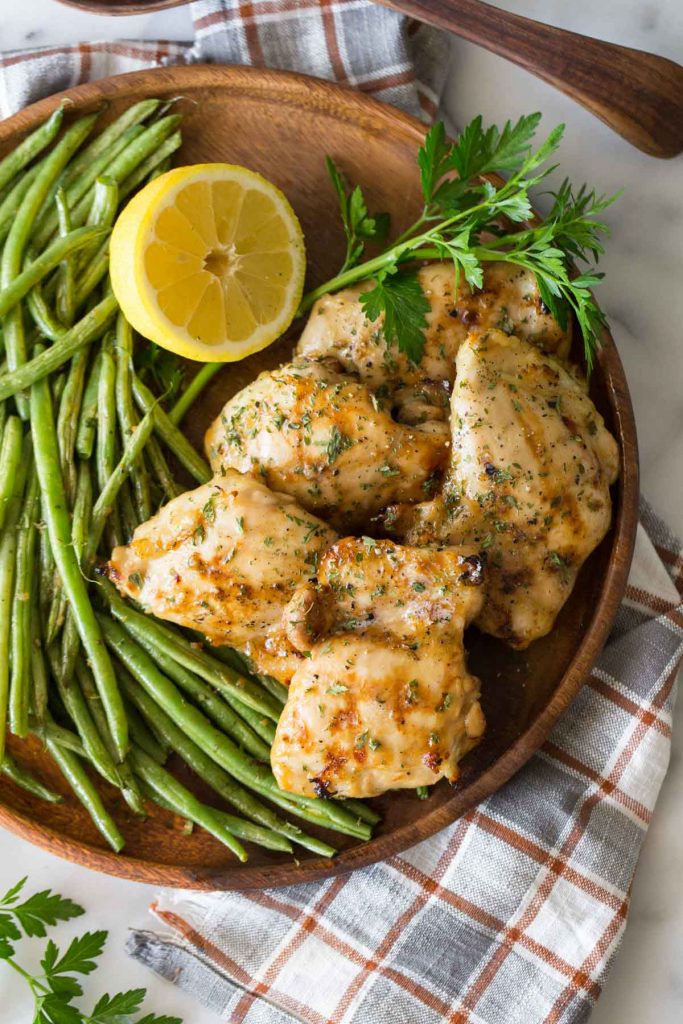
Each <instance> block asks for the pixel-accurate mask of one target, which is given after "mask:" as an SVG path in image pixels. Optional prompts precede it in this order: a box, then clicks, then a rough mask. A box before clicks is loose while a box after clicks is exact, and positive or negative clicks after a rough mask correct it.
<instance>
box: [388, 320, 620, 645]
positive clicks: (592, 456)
mask: <svg viewBox="0 0 683 1024" xmlns="http://www.w3.org/2000/svg"><path fill="white" fill-rule="evenodd" d="M457 381H458V384H457V386H456V388H455V390H454V392H453V399H452V402H451V424H452V428H453V449H452V456H451V465H450V467H449V470H448V474H447V477H446V481H445V483H444V488H443V493H442V494H441V495H439V496H438V497H437V498H436V499H434V501H431V502H427V503H425V504H423V505H419V506H414V507H410V508H404V509H393V510H391V509H390V510H389V511H388V513H387V522H388V524H391V523H392V522H393V526H392V532H394V534H395V535H396V536H398V537H400V538H401V539H403V540H404V541H406V542H407V543H409V544H425V543H434V542H437V543H441V544H444V543H447V544H465V545H467V546H469V547H470V548H473V549H474V550H484V551H485V552H486V555H487V594H486V600H485V603H484V607H483V610H482V611H481V613H480V614H479V616H478V618H477V620H476V621H477V625H478V626H479V627H480V628H481V629H482V630H483V631H484V632H486V633H491V634H493V636H498V637H502V638H503V639H504V640H507V641H508V643H509V644H510V645H511V646H513V647H517V648H524V647H527V646H528V644H530V643H531V641H532V640H535V639H537V638H538V637H541V636H544V635H545V634H546V633H548V632H549V631H550V629H551V628H552V626H553V623H554V621H555V618H556V616H557V614H558V612H559V610H560V608H561V607H562V605H563V604H564V603H565V601H566V600H567V598H568V597H569V594H570V593H571V590H572V587H573V586H574V581H575V580H576V576H577V574H578V571H579V569H580V568H581V566H582V565H583V563H584V561H585V560H586V558H588V556H589V555H590V553H591V552H592V551H593V550H594V548H596V547H597V545H598V544H599V543H600V541H601V540H602V538H603V537H604V536H605V534H606V533H607V530H608V529H609V525H610V519H611V502H610V493H609V487H610V484H612V483H614V481H615V480H616V478H617V476H618V472H619V451H618V448H617V444H616V441H615V440H614V438H613V437H612V435H611V434H610V433H609V432H608V431H607V429H606V428H605V425H604V422H603V419H602V416H600V414H599V413H598V411H597V410H596V408H595V406H594V405H593V402H592V401H591V400H590V398H589V397H588V395H587V394H586V391H585V389H584V387H583V384H582V383H581V382H579V381H577V380H576V379H575V377H573V376H572V375H570V374H569V373H568V372H567V371H566V370H565V369H564V368H563V367H562V366H561V365H560V363H558V362H557V361H556V360H555V359H553V358H552V357H551V356H545V355H543V354H542V353H541V352H540V351H539V350H538V349H537V348H536V347H535V346H533V345H530V344H529V343H528V342H525V341H522V340H520V339H518V338H514V337H508V336H507V335H505V334H503V333H502V332H501V331H490V332H488V333H485V334H483V335H470V337H469V338H468V339H467V341H466V342H465V343H464V344H463V345H462V346H461V348H460V351H459V352H458V358H457Z"/></svg>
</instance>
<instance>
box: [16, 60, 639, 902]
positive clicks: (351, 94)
mask: <svg viewBox="0 0 683 1024" xmlns="http://www.w3.org/2000/svg"><path fill="white" fill-rule="evenodd" d="M156 77H158V78H159V79H160V82H159V86H160V88H159V89H157V90H156V91H157V92H158V93H159V92H161V93H163V92H164V90H165V89H167V88H168V86H169V85H171V86H172V88H173V89H180V90H182V89H183V88H186V89H190V88H197V87H199V88H201V87H202V85H203V84H204V85H206V86H209V85H213V86H215V85H216V84H225V85H226V86H229V87H230V88H231V89H232V90H233V91H238V92H239V91H247V92H249V93H250V94H252V95H253V94H254V92H262V93H269V92H270V91H271V90H272V89H274V90H277V93H278V99H279V101H280V102H282V100H283V96H282V87H283V83H284V84H285V85H286V87H287V98H289V99H293V100H295V101H296V99H297V98H298V97H301V96H304V95H305V96H306V98H307V100H308V102H309V104H310V101H311V98H314V99H315V100H316V101H317V103H318V105H319V106H320V108H321V109H322V110H326V111H328V112H329V111H330V109H332V110H333V112H334V115H335V116H337V117H344V118H345V119H346V120H348V121H349V122H352V123H358V121H359V119H360V120H361V122H363V123H364V124H365V125H366V126H370V127H371V126H372V124H373V123H374V124H375V126H377V122H378V120H379V121H381V122H383V127H384V128H386V130H391V131H393V132H396V131H400V132H403V133H405V135H407V136H408V138H409V139H410V141H412V142H414V143H415V144H416V145H417V144H419V143H420V142H421V141H422V139H423V137H424V131H425V125H424V124H423V123H422V122H420V121H418V120H417V119H416V118H414V117H412V116H410V115H409V114H405V113H403V112H402V111H399V110H397V109H396V108H395V107H391V106H388V105H386V104H383V103H380V102H378V101H377V100H374V99H371V98H370V97H368V96H365V95H363V94H362V93H359V92H356V91H354V90H352V89H349V88H344V87H341V86H338V85H335V84H333V83H330V82H326V81H323V80H321V79H317V78H311V77H309V76H307V75H301V74H297V73H293V72H283V71H274V70H270V69H259V68H251V67H245V66H240V65H201V64H198V65H190V66H175V65H172V66H169V67H165V68H152V69H147V70H144V71H134V72H130V73H128V74H125V75H116V76H112V77H110V78H105V79H100V80H99V81H95V82H87V83H85V84H83V85H79V86H76V87H75V88H73V89H68V90H65V91H64V92H63V93H58V94H55V95H52V96H50V97H47V98H46V99H43V100H40V101H38V102H37V103H34V104H32V105H31V106H29V107H26V108H25V109H24V110H22V111H20V112H19V113H18V114H15V115H14V116H13V117H11V118H8V119H7V120H6V121H4V122H2V123H1V124H0V142H3V141H4V140H6V139H7V138H8V137H10V136H11V135H13V134H14V133H15V132H24V131H26V130H28V129H30V128H31V127H33V126H34V125H35V124H36V122H39V121H41V120H43V119H44V118H46V117H47V116H48V114H49V112H50V111H51V110H52V109H54V107H55V106H56V104H58V103H59V102H60V100H62V99H64V98H65V97H69V98H71V99H73V100H74V101H75V104H76V105H81V106H87V105H88V104H90V105H92V104H94V103H96V102H97V101H102V100H103V99H107V98H119V97H122V96H125V95H126V93H136V94H137V96H138V97H139V96H140V94H141V93H145V94H153V93H154V91H155V90H154V84H153V80H154V78H156ZM375 130H377V129H376V127H375ZM598 364H599V366H600V369H601V371H602V373H603V375H604V383H605V387H606V390H607V392H608V399H609V402H610V405H611V408H612V410H613V414H614V419H615V426H616V435H617V439H618V442H619V448H620V458H621V475H620V479H619V484H618V502H617V508H616V516H615V521H614V541H613V548H612V552H611V555H610V560H609V564H608V567H607V572H606V574H605V578H604V582H603V586H602V591H601V594H600V598H599V600H598V601H597V603H596V605H595V607H594V609H593V614H592V616H591V619H590V622H589V624H588V626H587V628H586V631H585V633H584V635H583V638H582V640H581V643H580V644H579V646H578V648H577V650H576V652H575V654H574V657H573V658H572V660H571V662H570V664H569V666H568V668H567V670H566V672H565V674H564V676H563V677H562V680H561V681H560V683H559V684H558V686H557V689H556V690H555V693H554V694H553V696H552V698H551V699H550V701H549V702H548V704H547V705H546V707H545V708H544V709H543V711H542V712H541V713H540V714H539V715H538V716H537V717H536V718H535V719H534V721H533V722H532V723H531V724H530V725H529V726H528V728H527V729H526V730H525V731H524V732H523V733H522V734H521V735H520V736H519V737H518V738H517V739H516V740H515V741H514V743H513V744H512V745H511V746H510V747H509V748H508V749H507V750H506V751H505V753H504V754H503V755H502V756H501V757H499V758H498V759H497V760H496V761H494V762H493V764H491V765H490V766H489V767H488V768H487V769H486V770H485V771H484V772H483V773H482V774H481V775H480V776H479V777H478V778H477V779H475V780H474V781H473V782H472V783H471V784H470V785H468V786H467V787H466V788H465V789H463V790H462V791H460V792H457V791H456V792H454V794H453V796H452V798H451V799H450V800H448V801H446V802H445V803H443V804H442V805H441V806H440V807H438V808H436V809H435V810H433V811H431V812H429V813H426V814H425V815H424V816H423V817H422V818H420V819H418V820H416V821H414V822H412V823H408V824H405V825H402V826H400V827H399V828H397V829H395V830H394V831H393V832H392V833H390V834H387V835H379V836H377V837H376V838H374V839H371V840H370V841H368V842H367V843H363V844H360V845H358V846H356V847H353V848H352V849H348V850H344V851H342V852H341V853H339V854H338V855H337V856H336V857H335V858H333V859H332V860H327V859H324V858H319V859H316V860H307V861H305V862H304V863H302V864H300V865H296V864H294V863H287V864H272V865H268V866H267V867H265V868H264V866H263V865H255V866H250V865H249V863H247V864H246V865H242V864H237V863H235V864H231V865H230V867H229V868H227V869H221V870H219V871H216V870H212V869H207V870H202V869H191V868H184V867H180V866H177V865H168V864H163V863H157V862H153V861H148V860H141V859H139V858H136V857H131V856H129V855H126V853H125V851H124V852H123V853H120V854H115V853H113V852H112V851H109V850H106V849H103V848H100V847H96V846H93V845H92V844H90V843H85V842H81V841H78V840H76V839H71V838H69V837H65V836H64V835H62V834H61V833H59V832H57V831H56V830H55V829H52V828H49V827H47V826H44V825H41V824H40V823H38V822H36V821H35V820H34V819H32V818H30V817H29V816H27V815H24V814H22V813H21V812H18V811H15V810H12V809H11V808H9V807H6V806H4V805H0V826H2V827H4V828H6V829H8V830H9V831H11V832H14V833H15V834H16V835H19V836H21V837H22V838H24V839H27V840H28V841H29V842H31V843H33V844H34V845H36V846H39V847H42V848H43V849H47V850H49V851H51V852H53V853H56V854H57V855H58V856H61V857H64V858H65V859H67V860H71V861H73V862H75V863H79V864H82V865H84V866H86V867H90V868H93V869H94V870H98V871H102V872H105V873H107V874H110V875H115V876H118V877H120V878H125V879H128V880H132V881H138V882H143V883H148V884H155V885H161V886H165V887H177V888H186V889H205V890H226V889H244V890H246V889H261V888H274V887H277V886H282V885H292V884H299V883H303V882H308V881H312V880H315V879H321V878H326V877H330V876H332V875H338V874H343V873H345V872H348V871H352V870H355V869H357V868H361V867H365V866H367V865H370V864H373V863H375V862H376V861H379V860H384V859H386V858H387V857H390V856H392V855H394V854H397V853H400V852H402V851H403V850H406V849H407V848H408V847H410V846H412V845H414V844H415V843H417V842H419V841H421V840H423V839H427V838H429V837H430V836H432V835H434V834H435V833H436V832H439V831H441V830H442V829H443V828H445V827H446V826H448V825H450V824H452V823H453V822H454V821H455V820H456V819H457V818H459V817H461V816H462V815H463V814H464V813H465V812H466V811H467V810H469V809H470V808H471V807H473V806H474V805H476V804H477V803H479V802H480V801H481V800H483V799H485V798H486V797H488V796H490V795H491V794H492V793H494V792H495V791H496V790H497V789H499V788H500V787H501V786H502V785H504V783H505V782H507V781H508V780H509V779H510V778H511V777H512V776H513V775H514V774H515V773H516V772H517V771H519V769H520V768H521V767H522V766H523V765H524V764H525V763H526V762H527V761H528V760H529V759H530V757H531V756H532V755H533V754H534V753H535V752H536V751H537V750H538V748H539V747H540V746H541V744H542V743H543V741H544V740H545V739H546V738H547V736H548V735H549V733H550V731H551V729H552V728H553V726H554V725H555V723H556V722H557V720H558V719H559V717H560V715H561V714H562V713H563V712H564V711H566V710H567V708H568V707H569V705H570V704H571V702H572V700H573V699H574V698H575V697H576V695H577V694H578V692H579V690H580V689H581V687H582V686H583V684H584V682H585V681H586V679H587V677H588V674H589V672H590V670H591V668H592V666H593V664H594V662H595V660H596V658H597V656H598V654H599V653H600V651H601V650H602V648H603V646H604V644H605V641H606V640H607V637H608V635H609V632H610V629H611V627H612V624H613V622H614V618H615V616H616V613H617V610H618V608H619V605H620V603H621V599H622V597H623V595H624V592H625V590H626V584H627V579H628V573H629V569H630V565H631V560H632V556H633V549H634V545H635V538H636V531H637V527H638V506H639V469H638V449H637V436H636V427H635V419H634V414H633V406H632V402H631V397H630V393H629V390H628V385H627V382H626V378H625V375H624V370H623V366H622V363H621V360H620V358H619V354H618V352H617V348H616V345H615V343H614V339H613V338H612V335H611V333H610V332H609V331H608V330H606V331H605V333H604V337H603V347H602V350H601V352H600V353H599V355H598Z"/></svg>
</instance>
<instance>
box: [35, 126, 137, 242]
mask: <svg viewBox="0 0 683 1024" xmlns="http://www.w3.org/2000/svg"><path fill="white" fill-rule="evenodd" d="M142 131H143V129H142V128H140V127H137V128H131V129H129V131H128V132H126V133H125V134H124V135H122V136H121V138H120V139H117V141H116V142H115V143H114V145H113V146H111V147H110V148H109V150H108V151H107V152H104V153H101V154H100V155H99V156H98V157H97V158H96V159H95V160H93V161H92V162H91V163H90V164H89V165H88V167H87V169H86V170H85V171H84V172H83V173H82V174H80V175H79V176H78V177H77V178H76V179H75V180H74V181H72V182H70V183H65V179H64V176H62V179H60V180H61V185H60V187H61V188H62V189H63V191H64V194H65V196H66V201H67V203H68V206H69V210H70V211H74V210H78V213H79V223H81V224H83V223H85V220H86V217H82V218H81V217H80V203H81V202H82V203H83V204H84V206H85V209H86V213H87V206H88V203H89V202H90V197H91V194H92V191H93V188H92V186H93V182H94V181H95V179H96V178H97V177H98V176H99V175H100V174H103V173H106V171H107V168H108V167H109V165H110V164H111V162H112V160H113V159H115V157H117V156H118V154H119V153H120V152H121V151H122V150H124V149H125V148H126V146H129V145H130V144H131V143H132V142H133V141H134V140H135V139H136V138H137V137H138V136H139V135H141V134H142ZM69 166H71V165H69ZM67 170H68V168H67ZM58 224H59V219H58V216H57V210H56V209H55V208H54V206H53V205H52V204H51V203H46V204H45V205H44V206H43V209H42V211H41V214H40V216H39V217H38V219H37V221H36V225H35V230H34V238H35V244H36V245H37V246H38V247H39V248H42V246H44V245H47V243H48V241H49V240H50V238H52V236H53V235H54V233H55V231H56V229H57V227H58Z"/></svg>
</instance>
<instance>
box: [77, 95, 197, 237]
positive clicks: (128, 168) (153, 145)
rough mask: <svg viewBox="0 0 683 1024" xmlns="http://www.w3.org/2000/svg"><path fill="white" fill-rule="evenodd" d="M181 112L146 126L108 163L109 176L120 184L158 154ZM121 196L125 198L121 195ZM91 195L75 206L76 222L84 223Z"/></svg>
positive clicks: (179, 118)
mask: <svg viewBox="0 0 683 1024" xmlns="http://www.w3.org/2000/svg"><path fill="white" fill-rule="evenodd" d="M181 121H182V117H181V115H180V114H169V115H168V116H167V117H162V118H161V120H159V121H155V122H154V123H153V124H151V125H149V127H147V128H145V129H144V131H143V132H142V134H141V135H139V136H138V138H137V139H134V140H133V141H132V142H131V143H129V144H128V145H127V146H125V147H123V148H122V149H121V151H120V152H119V153H118V155H117V156H116V157H114V159H113V160H112V161H111V163H109V164H108V165H107V177H108V178H111V179H112V180H113V181H115V182H116V183H117V184H118V185H121V184H122V183H123V182H125V180H126V178H127V177H128V176H129V175H130V174H132V172H133V171H134V170H135V169H136V167H138V166H139V165H140V164H141V163H143V161H144V160H146V159H147V157H149V156H153V155H155V154H157V155H158V153H159V151H160V149H161V146H162V144H163V143H164V142H165V140H166V139H167V138H168V136H169V135H171V134H172V133H173V132H174V131H175V130H176V128H177V127H178V125H179V124H180V122H181ZM120 198H123V196H121V197H120ZM89 208H90V197H89V195H88V194H87V193H86V194H85V195H84V196H83V197H82V198H81V199H80V200H79V201H78V203H76V204H75V206H74V208H73V220H74V224H83V223H84V222H85V219H86V217H87V216H88V210H89Z"/></svg>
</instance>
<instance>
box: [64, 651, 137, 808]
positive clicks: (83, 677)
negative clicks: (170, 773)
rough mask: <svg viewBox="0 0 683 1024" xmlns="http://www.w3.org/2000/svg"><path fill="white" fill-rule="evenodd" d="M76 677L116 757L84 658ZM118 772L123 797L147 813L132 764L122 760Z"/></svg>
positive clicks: (105, 719)
mask: <svg viewBox="0 0 683 1024" xmlns="http://www.w3.org/2000/svg"><path fill="white" fill-rule="evenodd" d="M76 677H77V679H78V682H79V685H80V687H81V691H82V693H83V696H84V697H85V700H86V703H87V705H88V708H89V709H90V715H91V717H92V720H93V722H94V723H95V728H96V729H97V731H98V733H99V734H100V738H101V740H102V742H103V743H104V745H105V747H106V748H107V750H108V751H109V754H110V756H111V757H112V759H113V758H114V757H116V751H115V750H114V744H113V741H112V738H111V733H110V732H109V726H108V724H107V718H106V715H105V713H104V708H103V707H102V701H101V699H100V695H99V693H98V692H97V687H96V686H95V681H94V679H93V677H92V672H91V671H90V669H89V668H88V666H87V665H86V663H85V661H84V659H83V658H79V660H78V661H77V663H76ZM117 774H118V776H119V786H120V788H121V792H122V794H123V798H124V800H125V801H126V803H127V804H128V806H129V807H130V809H131V811H133V813H134V814H140V815H143V816H144V814H145V805H144V803H143V800H142V796H141V794H140V788H139V786H138V784H137V781H136V779H135V776H134V775H133V772H132V770H131V767H130V765H129V764H128V763H127V762H126V761H122V762H121V764H119V765H118V766H117Z"/></svg>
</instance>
